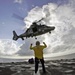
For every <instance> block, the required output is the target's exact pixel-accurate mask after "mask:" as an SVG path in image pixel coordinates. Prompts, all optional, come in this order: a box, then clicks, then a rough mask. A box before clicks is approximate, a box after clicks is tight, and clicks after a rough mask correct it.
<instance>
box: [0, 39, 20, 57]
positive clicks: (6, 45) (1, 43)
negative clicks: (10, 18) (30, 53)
mask: <svg viewBox="0 0 75 75" xmlns="http://www.w3.org/2000/svg"><path fill="white" fill-rule="evenodd" d="M18 50H20V46H19V45H18V43H17V42H15V41H13V40H9V39H8V40H7V39H0V56H5V55H14V54H15V53H16V52H17V51H18Z"/></svg>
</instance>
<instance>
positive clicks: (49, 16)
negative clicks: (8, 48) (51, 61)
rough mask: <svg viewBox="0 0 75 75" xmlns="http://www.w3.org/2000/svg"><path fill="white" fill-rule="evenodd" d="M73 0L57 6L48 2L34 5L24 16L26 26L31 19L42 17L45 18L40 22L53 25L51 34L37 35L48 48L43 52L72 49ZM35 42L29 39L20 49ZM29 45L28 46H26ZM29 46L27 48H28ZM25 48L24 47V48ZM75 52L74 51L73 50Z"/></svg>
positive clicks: (74, 26)
mask: <svg viewBox="0 0 75 75" xmlns="http://www.w3.org/2000/svg"><path fill="white" fill-rule="evenodd" d="M74 1H75V0H71V1H70V2H69V3H68V4H62V5H60V6H59V7H58V5H56V4H52V3H49V4H48V5H44V6H43V7H41V8H40V7H35V8H33V9H32V10H31V11H30V12H29V13H28V16H27V17H26V18H25V23H26V27H29V26H30V25H31V23H32V22H33V21H36V20H39V19H41V18H42V17H44V18H45V19H44V20H43V21H42V23H44V24H46V25H48V26H55V27H56V29H55V30H54V31H53V32H52V34H45V35H42V36H40V37H38V40H40V42H43V41H45V42H46V43H47V45H48V48H47V49H46V50H45V53H49V54H50V53H57V52H62V51H64V52H65V51H67V52H70V50H71V49H72V51H73V50H74V46H75V45H74V39H73V38H74V35H75V33H74V31H75V8H74V6H75V4H74ZM31 42H35V40H34V39H30V40H29V42H27V43H25V44H24V45H23V46H22V47H21V49H22V51H24V49H25V48H24V47H25V46H26V44H28V45H29V44H30V43H31ZM28 47H29V46H28ZM28 49H29V48H27V50H28ZM25 50H26V49H25ZM74 52H75V51H74ZM22 53H23V52H22Z"/></svg>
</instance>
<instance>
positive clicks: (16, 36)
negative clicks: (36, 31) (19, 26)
mask: <svg viewBox="0 0 75 75" xmlns="http://www.w3.org/2000/svg"><path fill="white" fill-rule="evenodd" d="M18 38H19V36H18V35H17V33H16V32H15V31H13V40H15V41H16V40H17V39H18Z"/></svg>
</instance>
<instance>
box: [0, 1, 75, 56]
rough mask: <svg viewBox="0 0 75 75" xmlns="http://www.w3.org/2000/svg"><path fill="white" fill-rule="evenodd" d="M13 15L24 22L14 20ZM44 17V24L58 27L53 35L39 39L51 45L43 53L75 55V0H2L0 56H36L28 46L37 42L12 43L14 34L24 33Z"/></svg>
mask: <svg viewBox="0 0 75 75" xmlns="http://www.w3.org/2000/svg"><path fill="white" fill-rule="evenodd" d="M14 13H15V14H17V15H19V16H21V17H23V18H24V20H18V19H16V18H14V17H13V14H14ZM42 17H44V20H43V21H42V22H41V23H42V24H46V25H47V26H55V27H56V29H55V30H54V31H53V32H52V33H51V34H49V33H47V34H44V35H42V36H39V37H37V38H38V39H37V40H39V41H40V42H41V44H42V42H43V41H44V42H46V44H47V46H48V47H47V49H45V50H44V54H48V55H49V54H50V55H53V54H54V55H61V54H62V53H63V54H69V53H75V50H74V49H75V44H74V43H75V0H0V57H2V56H4V57H6V56H13V57H15V55H16V56H27V55H28V56H29V55H33V51H30V49H29V46H30V44H31V43H33V45H35V42H36V40H35V39H34V38H29V39H25V40H24V41H22V40H21V39H19V40H18V41H13V40H12V36H13V35H12V31H13V30H15V31H16V32H17V33H18V34H21V33H23V32H24V31H25V30H26V27H29V26H30V25H31V23H32V22H33V21H35V20H37V21H38V20H39V19H41V18H42ZM24 28H25V29H24ZM54 55H53V56H54Z"/></svg>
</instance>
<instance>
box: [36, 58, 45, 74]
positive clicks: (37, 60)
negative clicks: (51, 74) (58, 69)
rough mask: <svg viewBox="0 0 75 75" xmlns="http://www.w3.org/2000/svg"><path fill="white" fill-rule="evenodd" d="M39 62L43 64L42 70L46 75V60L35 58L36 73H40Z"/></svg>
mask: <svg viewBox="0 0 75 75" xmlns="http://www.w3.org/2000/svg"><path fill="white" fill-rule="evenodd" d="M39 61H40V62H41V64H42V70H43V73H45V72H46V71H45V66H44V59H43V58H42V59H38V58H35V73H37V71H38V64H39Z"/></svg>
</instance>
